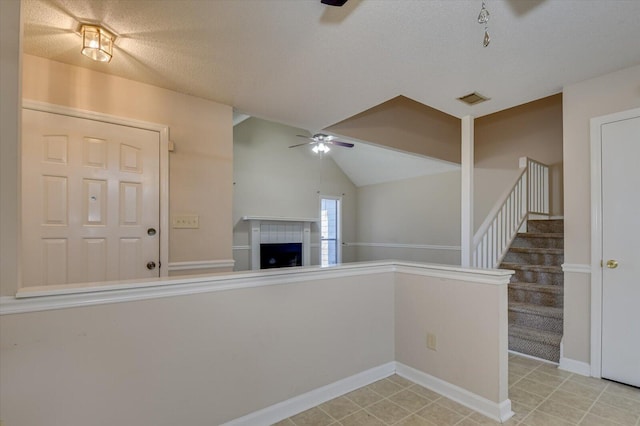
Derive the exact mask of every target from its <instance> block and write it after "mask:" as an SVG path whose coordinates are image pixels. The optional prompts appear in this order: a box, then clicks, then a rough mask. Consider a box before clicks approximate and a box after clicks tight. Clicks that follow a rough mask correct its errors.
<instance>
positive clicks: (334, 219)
mask: <svg viewBox="0 0 640 426" xmlns="http://www.w3.org/2000/svg"><path fill="white" fill-rule="evenodd" d="M340 262H341V253H340V198H338V197H322V198H321V199H320V265H321V266H329V265H336V264H338V263H340Z"/></svg>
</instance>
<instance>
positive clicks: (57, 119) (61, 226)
mask: <svg viewBox="0 0 640 426" xmlns="http://www.w3.org/2000/svg"><path fill="white" fill-rule="evenodd" d="M167 147H168V129H167V128H166V126H159V125H154V124H150V123H143V122H138V121H131V120H127V119H121V118H117V117H112V116H107V115H103V114H96V113H91V112H86V111H79V110H72V109H68V108H64V107H58V106H53V105H48V104H39V103H25V109H23V161H22V163H23V166H22V167H23V172H22V179H23V181H22V187H23V196H22V224H23V225H22V228H23V235H22V277H23V279H22V286H23V287H24V286H30V285H46V284H64V283H82V282H96V281H113V280H124V279H137V278H153V277H158V276H165V275H167V273H166V269H167V268H166V266H165V268H159V266H160V264H161V263H162V264H164V265H167V259H168V238H167V234H168V232H162V230H163V229H164V230H168V226H167V225H168V220H167V208H168V188H167V186H168V185H167V182H168V179H167V169H168V167H167V166H168V150H167ZM150 228H153V229H155V231H156V232H155V234H153V232H148V230H149V229H150ZM150 234H153V235H150ZM150 261H151V262H154V263H155V264H156V265H157V266H156V268H155V269H152V270H149V269H147V262H150Z"/></svg>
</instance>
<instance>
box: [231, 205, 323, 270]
mask: <svg viewBox="0 0 640 426" xmlns="http://www.w3.org/2000/svg"><path fill="white" fill-rule="evenodd" d="M242 220H245V221H248V222H249V229H250V231H249V246H250V247H251V269H252V270H258V269H260V244H276V243H302V266H309V265H311V224H312V223H315V222H318V219H316V218H297V217H270V216H244V217H243V218H242Z"/></svg>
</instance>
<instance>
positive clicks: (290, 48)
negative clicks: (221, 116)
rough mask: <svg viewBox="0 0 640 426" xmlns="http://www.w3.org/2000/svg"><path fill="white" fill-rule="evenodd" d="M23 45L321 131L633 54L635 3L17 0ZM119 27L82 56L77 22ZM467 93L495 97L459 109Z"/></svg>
mask: <svg viewBox="0 0 640 426" xmlns="http://www.w3.org/2000/svg"><path fill="white" fill-rule="evenodd" d="M22 3H23V21H24V40H23V48H24V51H25V52H26V53H30V54H34V55H37V56H42V57H47V58H50V59H53V60H56V61H61V62H66V63H70V64H74V65H79V66H83V67H87V68H92V69H95V70H99V71H102V72H106V73H110V74H115V75H118V76H122V77H126V78H129V79H133V80H137V81H142V82H146V83H149V84H153V85H157V86H160V87H165V88H168V89H172V90H176V91H179V92H183V93H187V94H191V95H195V96H199V97H203V98H206V99H211V100H214V101H217V102H221V103H224V104H228V105H232V106H234V107H235V108H236V109H237V110H239V111H241V112H243V113H246V114H249V115H253V116H258V117H261V118H265V119H269V120H273V121H277V122H281V123H285V124H289V125H292V126H296V127H301V128H305V129H308V130H309V131H311V132H314V131H317V130H319V129H322V128H324V127H327V126H329V125H331V124H334V123H337V122H340V121H342V120H344V119H346V118H348V117H351V116H353V115H355V114H357V113H359V112H361V111H364V110H366V109H368V108H371V107H373V106H375V105H378V104H380V103H382V102H384V101H386V100H389V99H391V98H394V97H396V96H398V95H403V96H406V97H408V98H411V99H414V100H416V101H418V102H421V103H423V104H425V105H429V106H431V107H433V108H436V109H438V110H440V111H443V112H446V113H448V114H450V115H453V116H456V117H462V116H465V115H474V116H482V115H486V114H490V113H493V112H496V111H500V110H503V109H506V108H509V107H512V106H515V105H519V104H523V103H525V102H529V101H532V100H535V99H539V98H542V97H545V96H548V95H551V94H554V93H558V92H559V91H561V89H562V87H563V86H564V85H567V84H571V83H574V82H578V81H580V80H584V79H587V78H591V77H594V76H597V75H600V74H604V73H607V72H610V71H614V70H616V69H620V68H624V67H627V66H631V65H635V64H638V63H640V42H638V40H640V24H639V23H638V19H639V18H640V1H638V0H527V1H524V0H486V5H487V8H488V10H489V11H490V14H491V18H490V21H489V25H488V30H489V33H490V35H491V39H492V41H491V44H490V45H489V47H486V48H484V47H483V46H482V39H483V33H484V26H483V25H479V24H478V23H477V16H478V12H479V11H480V6H481V1H480V0H455V1H454V0H350V1H349V2H348V3H347V4H346V5H345V6H344V7H342V8H335V7H330V6H325V5H322V4H321V3H320V1H319V0H210V1H200V0H22ZM87 21H88V22H100V23H104V24H105V25H106V26H107V27H109V28H110V29H111V30H113V31H114V32H115V33H116V34H117V35H118V39H117V40H116V51H115V55H114V58H113V60H112V62H111V63H109V64H100V63H95V62H92V61H90V60H89V59H87V58H85V57H83V56H81V55H80V54H79V50H80V48H79V42H80V37H79V35H78V34H77V30H78V27H79V23H80V22H87ZM472 91H478V92H480V93H481V94H483V95H485V96H488V97H490V98H491V100H490V101H488V102H485V103H482V104H479V105H476V106H468V105H465V104H463V103H462V102H460V101H458V100H457V99H456V98H457V97H459V96H462V95H465V94H467V93H469V92H472Z"/></svg>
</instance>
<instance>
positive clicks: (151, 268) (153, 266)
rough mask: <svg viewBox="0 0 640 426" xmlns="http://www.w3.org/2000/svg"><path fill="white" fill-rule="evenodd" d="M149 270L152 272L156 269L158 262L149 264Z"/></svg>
mask: <svg viewBox="0 0 640 426" xmlns="http://www.w3.org/2000/svg"><path fill="white" fill-rule="evenodd" d="M147 269H148V270H150V271H152V270H154V269H156V262H154V261H151V262H147Z"/></svg>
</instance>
